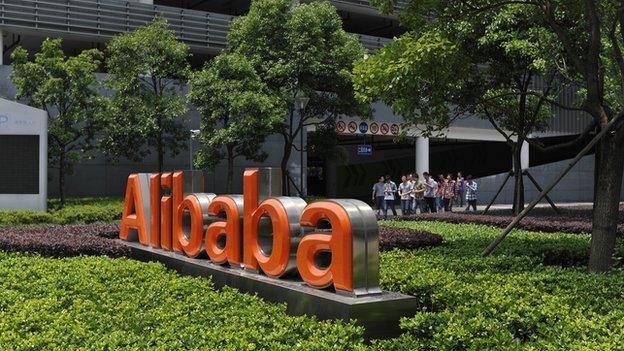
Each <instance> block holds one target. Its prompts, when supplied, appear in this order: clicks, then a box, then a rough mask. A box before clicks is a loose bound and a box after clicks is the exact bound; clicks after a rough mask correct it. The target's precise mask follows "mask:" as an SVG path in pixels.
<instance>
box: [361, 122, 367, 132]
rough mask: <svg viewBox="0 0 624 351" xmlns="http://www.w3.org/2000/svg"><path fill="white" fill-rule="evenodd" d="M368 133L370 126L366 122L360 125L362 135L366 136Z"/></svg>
mask: <svg viewBox="0 0 624 351" xmlns="http://www.w3.org/2000/svg"><path fill="white" fill-rule="evenodd" d="M366 132H368V124H367V123H366V122H361V123H360V133H362V134H366Z"/></svg>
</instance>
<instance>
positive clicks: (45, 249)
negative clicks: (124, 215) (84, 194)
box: [0, 223, 130, 257]
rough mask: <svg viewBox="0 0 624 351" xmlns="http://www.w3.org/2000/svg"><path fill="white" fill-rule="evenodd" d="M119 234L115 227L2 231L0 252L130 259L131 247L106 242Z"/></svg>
mask: <svg viewBox="0 0 624 351" xmlns="http://www.w3.org/2000/svg"><path fill="white" fill-rule="evenodd" d="M118 231H119V227H118V226H117V224H114V223H95V224H80V225H66V226H61V225H45V226H18V227H0V250H3V251H15V252H24V253H38V254H41V255H43V256H51V257H70V256H79V255H106V256H110V257H121V256H128V255H129V253H130V250H129V248H128V247H126V246H124V245H122V244H120V243H118V242H116V241H114V240H110V239H107V238H106V237H107V236H115V233H117V232H118Z"/></svg>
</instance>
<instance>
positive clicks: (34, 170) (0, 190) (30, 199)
mask: <svg viewBox="0 0 624 351" xmlns="http://www.w3.org/2000/svg"><path fill="white" fill-rule="evenodd" d="M0 165H2V167H0V210H17V209H29V210H37V211H45V210H46V209H47V203H46V201H47V197H48V188H47V185H48V114H47V113H46V112H45V111H43V110H40V109H36V108H33V107H30V106H27V105H23V104H20V103H17V102H15V101H10V100H5V99H2V98H0Z"/></svg>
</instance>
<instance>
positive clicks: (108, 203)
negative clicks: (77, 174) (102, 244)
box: [0, 197, 123, 226]
mask: <svg viewBox="0 0 624 351" xmlns="http://www.w3.org/2000/svg"><path fill="white" fill-rule="evenodd" d="M122 210H123V200H122V199H121V198H106V197H104V198H79V199H68V200H67V202H66V205H65V207H64V208H62V209H59V208H58V201H57V200H51V201H49V202H48V212H36V211H0V226H15V225H28V224H81V223H95V222H111V221H117V220H119V219H121V211H122Z"/></svg>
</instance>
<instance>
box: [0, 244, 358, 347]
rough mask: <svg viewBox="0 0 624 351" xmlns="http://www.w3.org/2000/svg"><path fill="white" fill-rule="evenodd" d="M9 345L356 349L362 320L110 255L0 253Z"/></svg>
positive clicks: (0, 324) (3, 326)
mask: <svg viewBox="0 0 624 351" xmlns="http://www.w3.org/2000/svg"><path fill="white" fill-rule="evenodd" d="M0 291H1V293H0V345H2V346H1V347H0V348H2V349H14V350H73V349H83V348H86V349H100V350H104V349H107V350H116V349H132V350H151V349H158V350H196V349H201V350H237V351H238V350H350V349H355V348H358V347H363V345H362V343H363V341H362V330H361V328H359V327H355V326H354V325H353V324H346V323H342V322H319V321H317V320H315V319H314V318H311V317H303V316H302V317H292V316H288V315H286V313H285V306H284V305H276V304H269V303H265V302H263V301H262V300H260V299H259V298H257V297H255V296H251V295H247V294H242V293H239V292H237V291H236V290H234V289H231V288H224V289H220V290H215V289H213V287H212V284H211V282H210V280H209V279H207V278H192V277H182V276H179V275H177V274H176V273H174V272H173V271H170V270H167V269H165V268H164V266H162V265H161V264H156V263H143V262H137V261H133V260H130V259H124V258H122V259H110V258H106V257H93V256H83V257H73V258H64V259H51V258H43V257H39V256H32V255H24V254H18V253H5V252H1V251H0Z"/></svg>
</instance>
